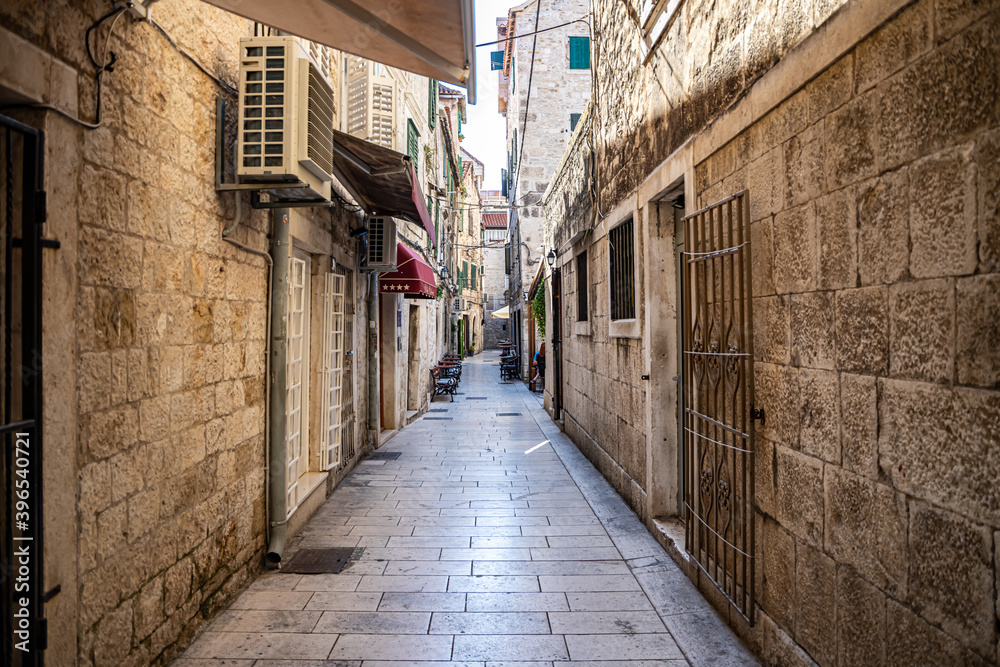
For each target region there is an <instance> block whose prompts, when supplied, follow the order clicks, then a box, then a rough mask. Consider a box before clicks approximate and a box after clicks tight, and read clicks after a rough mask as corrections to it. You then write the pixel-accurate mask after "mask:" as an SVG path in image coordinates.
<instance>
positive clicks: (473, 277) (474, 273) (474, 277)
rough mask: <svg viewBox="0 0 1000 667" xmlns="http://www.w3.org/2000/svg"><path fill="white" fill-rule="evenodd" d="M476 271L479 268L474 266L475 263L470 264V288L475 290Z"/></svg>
mask: <svg viewBox="0 0 1000 667" xmlns="http://www.w3.org/2000/svg"><path fill="white" fill-rule="evenodd" d="M478 272H479V269H478V268H476V265H475V264H473V265H472V290H473V291H475V289H476V274H477V273H478Z"/></svg>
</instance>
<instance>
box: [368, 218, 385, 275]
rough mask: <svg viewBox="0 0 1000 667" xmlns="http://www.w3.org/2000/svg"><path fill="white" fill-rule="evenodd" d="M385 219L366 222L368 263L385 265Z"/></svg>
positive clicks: (373, 219) (372, 219)
mask: <svg viewBox="0 0 1000 667" xmlns="http://www.w3.org/2000/svg"><path fill="white" fill-rule="evenodd" d="M386 231H387V230H386V220H385V218H371V219H370V220H369V222H368V263H369V264H371V265H378V264H384V263H385V233H386Z"/></svg>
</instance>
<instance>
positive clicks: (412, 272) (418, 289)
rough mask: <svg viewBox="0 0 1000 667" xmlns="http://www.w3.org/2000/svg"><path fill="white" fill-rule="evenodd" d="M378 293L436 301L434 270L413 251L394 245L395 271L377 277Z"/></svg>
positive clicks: (400, 245)
mask: <svg viewBox="0 0 1000 667" xmlns="http://www.w3.org/2000/svg"><path fill="white" fill-rule="evenodd" d="M378 288H379V291H380V292H389V293H392V294H405V295H406V297H407V298H410V299H436V298H437V281H436V280H434V269H432V268H431V267H430V265H429V264H428V263H427V262H425V261H424V260H423V259H421V257H420V255H418V254H417V253H416V251H415V250H412V249H410V248H409V247H407V246H406V245H404V244H402V243H397V244H396V270H395V271H392V272H391V273H383V274H382V275H381V276H379V286H378Z"/></svg>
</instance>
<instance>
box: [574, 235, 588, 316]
mask: <svg viewBox="0 0 1000 667" xmlns="http://www.w3.org/2000/svg"><path fill="white" fill-rule="evenodd" d="M589 296H590V295H589V293H588V285H587V251H586V250H584V251H583V252H581V253H580V254H579V255H577V256H576V319H577V320H579V321H580V322H586V321H587V318H588V317H589V316H590V314H589V313H588V312H587V311H588V308H587V306H588V305H589Z"/></svg>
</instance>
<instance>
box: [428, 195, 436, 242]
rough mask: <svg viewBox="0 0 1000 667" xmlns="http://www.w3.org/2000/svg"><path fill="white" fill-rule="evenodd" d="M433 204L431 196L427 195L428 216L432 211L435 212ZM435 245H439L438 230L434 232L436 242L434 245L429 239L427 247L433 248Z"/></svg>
mask: <svg viewBox="0 0 1000 667" xmlns="http://www.w3.org/2000/svg"><path fill="white" fill-rule="evenodd" d="M431 204H432V200H431V196H430V195H427V215H430V214H431V211H433V210H434V207H433V206H432V205H431ZM434 243H437V229H435V230H434V242H433V243H432V242H431V240H430V239H427V247H428V248H433V247H434Z"/></svg>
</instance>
